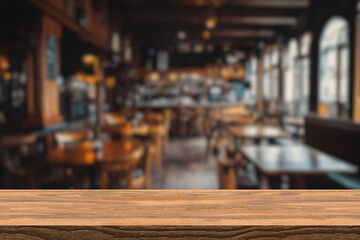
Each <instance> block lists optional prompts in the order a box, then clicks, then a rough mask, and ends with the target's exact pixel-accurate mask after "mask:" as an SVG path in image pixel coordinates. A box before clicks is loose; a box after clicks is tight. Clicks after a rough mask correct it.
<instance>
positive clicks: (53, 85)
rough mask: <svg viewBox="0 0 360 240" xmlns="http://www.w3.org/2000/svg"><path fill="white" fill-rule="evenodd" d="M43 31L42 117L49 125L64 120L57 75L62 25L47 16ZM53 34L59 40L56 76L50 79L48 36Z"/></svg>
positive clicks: (40, 65) (40, 55) (40, 53)
mask: <svg viewBox="0 0 360 240" xmlns="http://www.w3.org/2000/svg"><path fill="white" fill-rule="evenodd" d="M41 29H42V30H41V32H40V35H39V45H38V58H37V64H38V71H39V73H38V80H39V82H40V84H39V86H36V87H40V102H41V107H40V108H41V118H42V124H43V125H49V124H54V123H58V122H59V121H62V117H61V114H60V92H59V88H58V84H57V76H59V74H60V41H61V36H62V27H61V25H60V24H59V23H57V22H55V21H54V20H52V19H51V18H49V17H47V16H43V18H42V26H41ZM50 35H52V36H54V37H55V38H56V41H57V51H56V57H57V59H56V73H55V75H56V77H55V79H48V72H47V70H48V69H47V56H46V49H47V38H48V37H49V36H50Z"/></svg>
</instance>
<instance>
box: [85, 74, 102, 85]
mask: <svg viewBox="0 0 360 240" xmlns="http://www.w3.org/2000/svg"><path fill="white" fill-rule="evenodd" d="M84 81H85V82H87V83H89V84H95V83H98V82H99V77H98V76H96V75H85V76H84Z"/></svg>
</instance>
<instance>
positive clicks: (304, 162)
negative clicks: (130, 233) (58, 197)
mask: <svg viewBox="0 0 360 240" xmlns="http://www.w3.org/2000/svg"><path fill="white" fill-rule="evenodd" d="M0 4H1V9H2V14H1V15H0V19H1V23H0V188H3V189H19V188H20V189H360V174H359V167H360V125H359V120H360V67H359V66H360V65H359V64H360V1H358V0H151V1H149V0H3V1H1V2H0Z"/></svg>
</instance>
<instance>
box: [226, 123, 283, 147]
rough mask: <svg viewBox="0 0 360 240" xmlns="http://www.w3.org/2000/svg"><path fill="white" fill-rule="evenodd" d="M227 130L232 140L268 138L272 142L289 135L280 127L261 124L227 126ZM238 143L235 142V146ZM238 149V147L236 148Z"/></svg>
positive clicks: (257, 141)
mask: <svg viewBox="0 0 360 240" xmlns="http://www.w3.org/2000/svg"><path fill="white" fill-rule="evenodd" d="M227 130H228V132H229V133H230V134H231V135H232V136H233V138H234V140H235V141H234V142H235V143H236V141H237V140H241V141H244V140H252V141H255V142H256V143H259V142H260V140H269V141H270V142H274V141H275V140H276V139H279V138H289V137H290V135H289V134H288V133H287V132H285V131H283V130H281V129H280V128H276V127H270V126H261V125H248V126H228V127H227ZM237 146H238V145H237V144H236V147H237ZM237 149H238V148H237Z"/></svg>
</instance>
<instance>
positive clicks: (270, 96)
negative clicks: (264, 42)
mask: <svg viewBox="0 0 360 240" xmlns="http://www.w3.org/2000/svg"><path fill="white" fill-rule="evenodd" d="M263 63H264V64H263V65H264V66H263V67H264V68H263V70H264V71H263V96H264V100H265V101H267V102H269V101H272V100H277V99H278V98H279V51H278V48H277V47H276V46H273V47H271V49H270V50H269V51H267V52H266V53H265V55H264V59H263Z"/></svg>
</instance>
